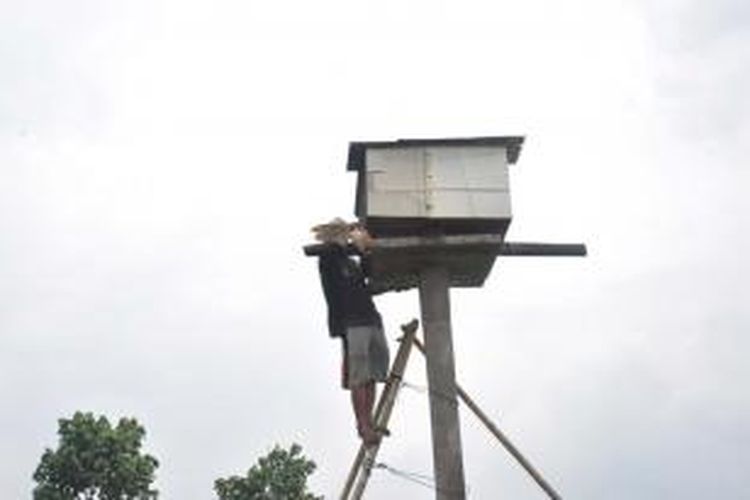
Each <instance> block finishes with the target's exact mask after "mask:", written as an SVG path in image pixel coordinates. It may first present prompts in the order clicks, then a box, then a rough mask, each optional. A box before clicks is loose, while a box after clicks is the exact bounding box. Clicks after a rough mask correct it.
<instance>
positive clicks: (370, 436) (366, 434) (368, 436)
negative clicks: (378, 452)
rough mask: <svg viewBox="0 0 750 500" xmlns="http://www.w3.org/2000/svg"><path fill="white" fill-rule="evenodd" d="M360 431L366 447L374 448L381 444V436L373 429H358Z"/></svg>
mask: <svg viewBox="0 0 750 500" xmlns="http://www.w3.org/2000/svg"><path fill="white" fill-rule="evenodd" d="M358 431H359V437H361V438H362V442H363V443H364V444H365V446H373V445H376V444H378V443H379V442H380V437H381V434H380V433H378V432H377V431H376V430H374V429H372V428H371V427H365V428H362V429H358Z"/></svg>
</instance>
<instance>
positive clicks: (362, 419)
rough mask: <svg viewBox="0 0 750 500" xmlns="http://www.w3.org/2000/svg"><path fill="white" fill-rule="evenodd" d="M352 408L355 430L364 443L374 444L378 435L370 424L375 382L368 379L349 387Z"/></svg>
mask: <svg viewBox="0 0 750 500" xmlns="http://www.w3.org/2000/svg"><path fill="white" fill-rule="evenodd" d="M351 393H352V394H351V397H352V408H353V409H354V417H355V418H356V420H357V432H358V433H359V436H360V437H361V438H362V440H363V441H364V442H365V444H375V443H376V442H377V441H378V439H379V435H378V434H377V433H376V432H375V430H374V428H373V424H372V410H373V407H374V406H375V382H373V381H369V382H365V383H364V384H360V385H358V386H355V387H352V388H351Z"/></svg>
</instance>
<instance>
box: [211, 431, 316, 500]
mask: <svg viewBox="0 0 750 500" xmlns="http://www.w3.org/2000/svg"><path fill="white" fill-rule="evenodd" d="M314 470H315V462H313V461H312V460H308V459H307V458H306V457H305V456H304V455H302V447H300V446H299V445H297V444H293V445H292V446H291V447H290V448H289V450H285V449H283V448H280V447H279V446H275V447H274V448H273V450H271V452H270V453H268V455H266V456H265V457H263V458H260V459H259V460H258V463H257V464H256V465H253V466H252V467H251V468H250V470H248V471H247V474H246V475H245V476H244V477H243V476H231V477H228V478H226V479H217V480H216V482H215V483H214V489H215V490H216V493H217V494H218V495H219V500H322V498H323V497H322V496H320V497H318V496H315V495H313V494H312V493H309V492H308V491H307V476H309V475H310V474H312V473H313V471H314Z"/></svg>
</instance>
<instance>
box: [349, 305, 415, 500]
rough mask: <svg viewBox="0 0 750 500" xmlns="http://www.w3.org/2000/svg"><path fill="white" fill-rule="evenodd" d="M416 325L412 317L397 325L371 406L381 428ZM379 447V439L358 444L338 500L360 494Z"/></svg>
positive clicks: (404, 363) (397, 386)
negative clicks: (394, 349) (382, 378)
mask: <svg viewBox="0 0 750 500" xmlns="http://www.w3.org/2000/svg"><path fill="white" fill-rule="evenodd" d="M418 326H419V321H417V320H416V319H414V320H412V321H410V322H409V323H407V324H405V325H401V331H403V333H404V335H403V337H401V339H399V341H400V342H401V345H400V346H399V348H398V352H397V353H396V357H395V359H394V360H393V364H392V365H391V371H390V373H389V375H388V379H387V380H386V383H385V387H384V388H383V391H382V393H381V395H380V399H379V400H378V405H377V408H376V409H375V415H374V417H373V421H374V423H375V426H376V427H380V428H383V429H385V428H387V427H388V421H389V420H390V418H391V413H392V411H393V406H394V404H395V402H396V396H397V395H398V391H399V389H400V388H401V381H402V379H403V377H404V371H405V370H406V363H407V362H408V360H409V354H411V348H412V345H414V343H415V342H414V341H415V340H416V332H417V328H418ZM379 449H380V441H378V443H376V444H374V445H372V446H365V444H364V443H362V444H360V446H359V450H358V452H357V455H356V457H355V459H354V463H353V464H352V467H351V470H350V471H349V475H348V476H347V478H346V482H345V484H344V488H343V489H342V491H341V496H340V497H339V498H340V500H349V499H355V500H358V499H359V498H361V497H362V494H363V492H364V489H365V486H366V485H367V481H368V479H369V477H370V472H371V471H372V466H373V464H374V462H375V457H376V456H377V453H378V450H379ZM355 481H356V484H355ZM352 488H353V489H352Z"/></svg>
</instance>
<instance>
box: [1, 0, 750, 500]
mask: <svg viewBox="0 0 750 500" xmlns="http://www.w3.org/2000/svg"><path fill="white" fill-rule="evenodd" d="M749 88H750V3H748V2H747V1H746V0H718V1H714V2H699V1H698V0H668V1H659V2H646V1H627V0H620V1H615V0H597V1H594V0H572V1H569V2H555V1H552V0H546V1H542V0H532V1H526V2H520V1H516V2H506V1H501V2H497V1H486V2H481V1H461V2H458V1H440V0H431V1H426V0H425V1H421V0H420V1H411V0H410V1H404V0H401V1H393V0H379V1H377V2H374V1H373V2H369V1H357V0H355V1H352V0H340V1H333V0H321V1H318V2H302V1H291V0H277V1H275V2H247V1H229V0H218V1H217V0H214V1H211V2H208V1H205V0H189V1H185V0H180V1H174V0H163V1H153V0H148V1H146V0H133V1H128V2H115V1H101V0H89V1H84V0H73V1H67V2H54V1H41V0H29V1H24V2H11V1H10V0H4V1H2V2H0V298H1V300H0V497H2V498H4V499H6V498H7V499H16V498H18V499H22V498H29V497H30V492H31V489H32V487H33V484H32V481H31V474H32V473H33V470H34V468H35V467H36V465H37V463H38V460H39V457H40V455H41V453H42V452H43V450H44V448H45V447H53V446H54V445H55V444H56V439H57V437H56V434H55V433H56V430H57V423H56V420H57V419H58V418H60V417H67V416H70V415H71V414H72V413H73V412H74V411H75V410H85V411H92V412H95V413H97V414H105V415H107V416H109V417H110V419H112V420H116V419H117V418H119V417H120V416H134V417H136V418H137V419H138V420H139V421H140V422H141V423H142V424H143V425H144V426H145V427H146V428H147V431H148V436H147V439H146V442H145V448H146V450H147V451H148V452H150V453H152V454H154V455H156V456H157V457H158V458H159V459H160V461H161V466H160V468H159V470H158V482H157V487H158V488H159V489H160V490H161V492H162V497H163V498H165V499H167V500H204V499H207V498H212V497H213V493H212V484H213V481H214V479H216V478H217V477H220V476H226V475H229V474H237V473H242V472H243V471H244V470H246V469H247V468H248V467H249V466H250V465H251V464H252V463H253V462H254V461H255V460H256V459H257V457H258V456H260V455H262V454H264V453H265V452H267V451H268V450H269V448H270V447H271V446H272V445H273V444H274V443H279V444H282V445H288V444H289V443H291V442H299V443H300V444H301V445H302V446H303V447H304V449H305V452H306V453H307V454H308V455H309V456H310V457H312V458H313V459H314V460H315V461H316V462H317V463H318V466H319V467H318V471H317V472H316V473H315V474H314V475H313V476H312V478H311V487H312V488H313V490H314V491H316V492H319V493H322V494H325V495H326V497H329V498H335V497H336V495H337V492H338V491H339V488H340V487H341V485H342V482H343V480H344V477H345V474H346V471H347V470H348V467H349V465H350V463H351V461H352V458H353V455H354V452H355V450H356V446H357V440H356V433H355V431H354V425H353V419H352V416H351V411H350V409H349V406H348V399H347V396H348V395H347V394H346V393H345V392H343V391H342V390H340V388H339V387H338V369H339V368H338V364H339V345H338V343H336V342H334V341H331V340H329V339H328V334H327V331H326V324H325V307H324V302H323V299H322V297H321V294H320V289H319V283H318V277H317V270H316V263H315V261H314V260H312V259H307V258H305V257H304V256H303V254H302V252H301V247H302V246H303V245H304V244H306V243H307V242H309V241H310V235H309V232H308V230H309V227H310V226H311V225H313V224H314V223H316V222H319V221H324V220H327V219H330V218H331V217H333V216H336V215H340V216H344V217H352V216H353V214H352V208H353V202H354V192H353V183H354V177H353V174H350V173H347V172H345V165H344V164H345V157H346V150H347V143H348V142H349V141H351V140H390V139H396V138H400V137H452V136H455V137H461V136H476V135H526V136H527V142H526V144H525V145H524V149H523V151H522V153H521V157H520V160H519V162H518V164H517V165H515V166H513V167H512V171H511V183H512V196H513V210H514V214H515V216H514V220H513V223H512V225H511V229H510V231H509V235H508V239H510V240H515V241H549V242H554V241H559V242H578V241H581V242H586V243H587V244H588V246H589V251H590V256H589V257H588V258H586V259H567V260H565V259H563V260H560V259H519V258H515V259H512V258H506V259H504V260H501V261H498V263H497V264H496V266H495V268H494V270H493V273H492V274H491V276H490V278H489V279H488V281H487V282H486V284H485V286H484V287H483V288H479V289H470V290H455V291H454V292H453V293H452V315H453V327H454V341H455V349H456V363H457V374H458V378H459V383H461V385H462V386H463V387H464V389H466V391H467V392H468V393H469V394H471V395H472V396H473V397H474V398H475V399H476V400H477V402H478V403H479V404H480V405H481V406H482V407H483V408H484V409H485V410H486V411H487V412H488V413H490V414H491V415H492V416H493V417H494V418H495V419H496V420H497V421H498V423H499V425H500V427H501V428H502V429H503V430H504V431H505V432H506V433H507V434H508V435H509V436H510V437H511V439H513V440H514V441H515V443H516V444H517V445H518V446H519V447H520V448H521V450H522V451H524V453H525V454H526V455H527V456H528V457H529V458H530V459H531V461H532V462H533V463H534V464H535V465H536V466H537V467H538V468H539V469H541V470H542V471H543V473H544V474H545V476H546V477H547V479H548V481H549V482H550V483H552V484H553V485H554V486H555V488H556V489H558V490H559V491H560V493H561V494H562V495H563V497H565V498H571V499H591V500H599V499H614V500H618V499H622V500H631V499H653V500H657V499H659V500H661V499H665V498H681V499H705V498H721V499H730V500H731V499H746V498H750V480H748V477H747V472H748V470H750V424H749V423H748V422H750V364H748V363H747V359H748V355H749V354H750V340H749V339H748V333H749V331H748V330H749V329H750V312H748V307H747V305H748V302H750V293H748V285H747V283H748V280H750V266H749V265H748V260H747V257H746V255H747V253H748V250H750V248H748V246H749V245H748V242H749V241H750V238H749V237H748V235H747V229H748V227H749V224H748V223H749V222H750V201H748V197H747V195H746V192H747V190H748V188H749V187H750V174H748V169H747V167H748V157H750V118H749V117H750V98H748V89H749ZM378 306H379V308H380V309H381V312H382V313H383V315H384V317H385V319H386V326H387V330H388V334H389V337H390V339H391V340H393V339H394V338H395V337H396V336H397V333H398V324H399V323H402V322H405V321H406V320H408V319H410V318H411V317H413V316H417V315H418V301H417V297H416V294H415V293H414V292H406V293H401V294H392V295H390V296H384V297H382V298H379V299H378ZM391 346H392V350H393V351H395V349H396V344H395V342H392V344H391ZM407 380H408V381H410V382H411V383H413V384H416V385H421V384H424V364H423V362H422V360H421V359H420V358H419V357H417V356H415V357H414V358H413V359H412V362H411V366H410V369H409V371H408V373H407ZM461 419H462V438H463V443H464V461H465V464H464V467H465V470H466V483H467V485H468V487H469V497H470V498H478V499H493V498H513V499H521V500H522V499H537V498H544V495H543V493H542V492H541V491H540V490H539V489H538V488H537V487H536V485H535V484H534V483H533V482H532V481H531V480H530V479H529V478H528V477H527V476H525V474H524V473H523V471H522V470H521V469H520V468H519V467H518V466H517V465H516V464H515V463H514V462H513V461H512V459H511V458H510V457H509V456H508V454H507V453H506V452H505V451H504V450H503V449H502V448H501V447H500V446H499V445H498V444H497V443H496V442H494V441H493V439H492V438H491V437H490V436H489V434H487V433H486V432H485V431H484V430H483V429H482V428H481V426H480V425H479V424H478V423H477V422H476V421H475V419H473V417H472V415H471V414H470V413H468V412H466V411H464V410H462V413H461ZM391 429H392V433H393V436H392V437H391V438H390V439H388V440H387V441H386V442H385V444H384V446H383V447H382V449H381V455H380V459H381V460H382V461H383V462H385V463H387V464H388V465H390V466H392V467H395V468H397V469H399V470H404V471H409V472H419V473H424V474H428V475H431V474H432V463H431V451H430V434H429V413H428V406H427V400H426V397H425V395H424V394H422V393H420V392H419V391H416V390H410V389H404V391H403V392H402V395H401V397H400V399H399V402H398V405H397V407H396V409H395V412H394V416H393V420H392V425H391ZM368 493H369V497H370V498H414V499H418V498H424V499H429V498H434V493H433V491H431V490H430V489H428V488H425V487H423V486H420V485H416V484H413V483H410V482H407V481H405V480H403V479H401V478H399V477H396V476H393V475H391V474H389V473H388V472H385V471H380V470H379V471H376V472H375V473H374V475H373V477H372V480H371V483H370V487H369V490H368Z"/></svg>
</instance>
